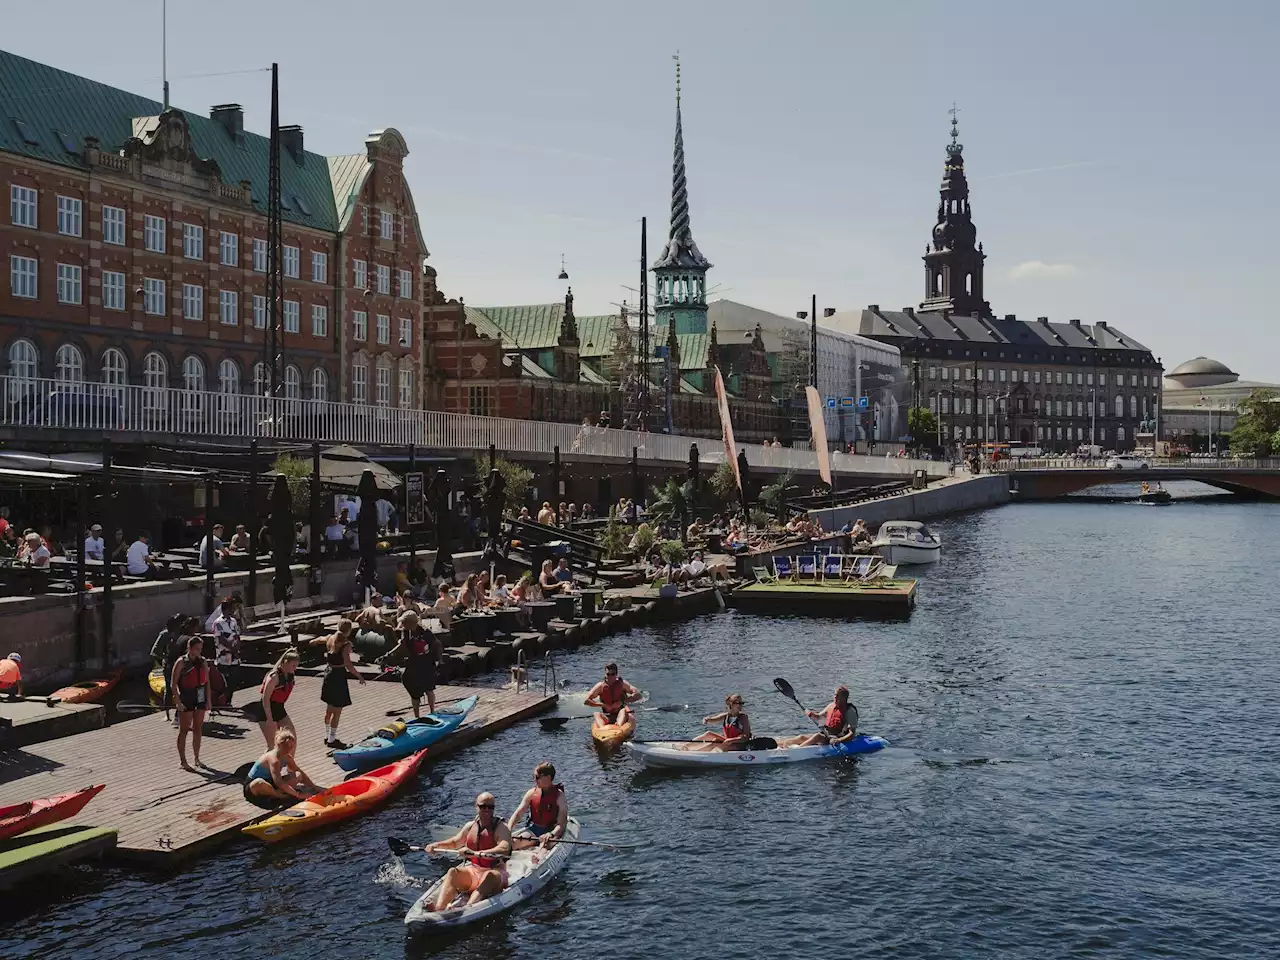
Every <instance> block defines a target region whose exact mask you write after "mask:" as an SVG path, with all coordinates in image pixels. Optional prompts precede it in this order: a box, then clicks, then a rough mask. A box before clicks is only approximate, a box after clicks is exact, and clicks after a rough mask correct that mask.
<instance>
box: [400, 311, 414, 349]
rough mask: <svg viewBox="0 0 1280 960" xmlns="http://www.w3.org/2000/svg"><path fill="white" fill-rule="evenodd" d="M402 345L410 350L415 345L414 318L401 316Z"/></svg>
mask: <svg viewBox="0 0 1280 960" xmlns="http://www.w3.org/2000/svg"><path fill="white" fill-rule="evenodd" d="M400 346H402V347H404V348H405V349H406V350H409V349H411V348H412V347H413V318H412V317H401V318H400Z"/></svg>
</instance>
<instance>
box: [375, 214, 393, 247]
mask: <svg viewBox="0 0 1280 960" xmlns="http://www.w3.org/2000/svg"><path fill="white" fill-rule="evenodd" d="M378 235H379V236H380V237H381V238H382V239H383V240H394V239H395V238H396V218H395V214H393V213H392V212H391V211H389V210H379V211H378Z"/></svg>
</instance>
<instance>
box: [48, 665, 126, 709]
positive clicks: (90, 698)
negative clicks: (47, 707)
mask: <svg viewBox="0 0 1280 960" xmlns="http://www.w3.org/2000/svg"><path fill="white" fill-rule="evenodd" d="M123 675H124V671H123V670H117V671H116V672H115V673H113V674H111V676H109V677H106V678H105V679H100V680H83V681H81V682H80V683H73V684H71V686H69V687H63V688H62V689H61V690H55V691H53V693H51V694H49V699H50V700H60V701H62V702H63V703H97V702H98V701H99V700H101V699H102V698H103V697H105V696H106V695H107V694H108V693H110V692H111V690H112V688H114V687H115V685H116V684H117V683H119V682H120V678H121V677H122V676H123Z"/></svg>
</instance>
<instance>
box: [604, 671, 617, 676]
mask: <svg viewBox="0 0 1280 960" xmlns="http://www.w3.org/2000/svg"><path fill="white" fill-rule="evenodd" d="M604 675H605V676H606V677H616V676H617V675H618V671H617V670H606V671H605V672H604Z"/></svg>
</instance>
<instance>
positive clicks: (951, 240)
mask: <svg viewBox="0 0 1280 960" xmlns="http://www.w3.org/2000/svg"><path fill="white" fill-rule="evenodd" d="M947 112H948V113H949V114H950V115H951V142H950V143H948V144H947V159H946V162H945V163H944V165H943V168H942V185H941V187H940V188H939V191H938V212H937V217H936V222H935V223H934V226H933V233H932V242H931V243H930V244H928V245H926V247H925V254H924V262H925V299H924V300H923V301H922V302H921V304H920V309H921V310H926V311H927V310H949V311H951V312H952V313H956V314H960V315H967V316H989V315H990V313H991V307H990V305H989V304H988V303H987V302H986V301H985V300H984V299H983V296H982V287H983V283H982V279H983V278H982V269H983V261H984V260H985V259H986V255H985V254H984V253H983V250H982V245H981V244H979V243H978V229H977V227H975V226H974V224H973V211H972V210H971V209H970V207H969V181H968V180H967V179H966V178H965V173H964V145H963V144H962V143H961V142H960V127H959V123H958V122H957V114H959V112H960V111H959V109H957V107H956V105H955V104H954V103H953V104H952V105H951V109H950V110H948V111H947Z"/></svg>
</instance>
